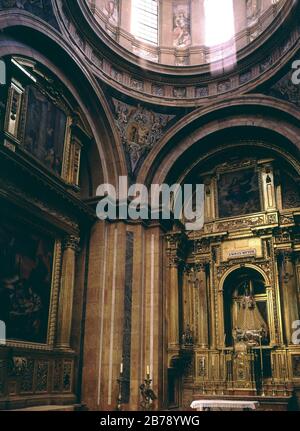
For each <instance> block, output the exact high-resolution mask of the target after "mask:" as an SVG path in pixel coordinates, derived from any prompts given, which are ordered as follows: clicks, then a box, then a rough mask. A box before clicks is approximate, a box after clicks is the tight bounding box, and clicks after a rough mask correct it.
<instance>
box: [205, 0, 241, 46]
mask: <svg viewBox="0 0 300 431" xmlns="http://www.w3.org/2000/svg"><path fill="white" fill-rule="evenodd" d="M204 8H205V44H206V46H209V47H213V46H216V45H220V44H222V43H226V42H228V41H229V40H230V39H232V38H233V37H234V34H235V25H234V8H233V0H205V2H204Z"/></svg>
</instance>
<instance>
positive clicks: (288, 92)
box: [268, 71, 300, 106]
mask: <svg viewBox="0 0 300 431" xmlns="http://www.w3.org/2000/svg"><path fill="white" fill-rule="evenodd" d="M292 74H293V71H290V72H288V73H287V74H286V75H285V76H283V78H281V79H280V80H279V81H278V82H277V83H276V84H275V85H273V87H271V89H270V90H269V91H268V94H269V95H270V96H273V97H276V98H277V99H281V100H286V101H288V102H290V103H293V104H294V105H296V106H300V86H299V85H294V84H293V82H292Z"/></svg>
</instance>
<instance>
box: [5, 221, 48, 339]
mask: <svg viewBox="0 0 300 431" xmlns="http://www.w3.org/2000/svg"><path fill="white" fill-rule="evenodd" d="M0 222H1V223H0V320H1V321H3V322H5V324H6V337H7V339H8V340H13V341H20V342H29V343H41V344H46V343H47V339H48V322H49V309H50V299H51V287H52V271H53V258H54V248H55V247H54V243H55V241H54V239H52V238H50V237H48V236H46V235H43V234H41V233H39V232H38V231H35V230H33V229H32V228H28V226H26V225H25V224H24V225H22V224H19V223H15V224H13V223H11V222H9V221H8V220H7V219H4V218H3V217H2V216H0Z"/></svg>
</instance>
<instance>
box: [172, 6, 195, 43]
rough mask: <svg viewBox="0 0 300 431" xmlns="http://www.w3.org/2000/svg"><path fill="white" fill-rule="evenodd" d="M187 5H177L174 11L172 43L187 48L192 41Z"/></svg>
mask: <svg viewBox="0 0 300 431" xmlns="http://www.w3.org/2000/svg"><path fill="white" fill-rule="evenodd" d="M189 15H190V14H189V8H188V5H186V6H181V5H179V6H178V7H177V8H176V9H175V11H174V30H173V35H174V39H173V45H174V47H175V48H187V47H188V46H190V45H191V43H192V38H191V33H190V16H189Z"/></svg>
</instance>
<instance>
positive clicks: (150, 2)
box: [131, 0, 158, 45]
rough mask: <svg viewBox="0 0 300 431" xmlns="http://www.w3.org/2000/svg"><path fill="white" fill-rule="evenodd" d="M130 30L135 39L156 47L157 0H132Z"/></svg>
mask: <svg viewBox="0 0 300 431" xmlns="http://www.w3.org/2000/svg"><path fill="white" fill-rule="evenodd" d="M131 28H132V30H131V31H132V34H133V35H134V36H135V37H136V38H137V39H139V40H141V41H143V42H147V43H151V44H153V45H158V0H132V14H131Z"/></svg>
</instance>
